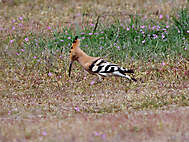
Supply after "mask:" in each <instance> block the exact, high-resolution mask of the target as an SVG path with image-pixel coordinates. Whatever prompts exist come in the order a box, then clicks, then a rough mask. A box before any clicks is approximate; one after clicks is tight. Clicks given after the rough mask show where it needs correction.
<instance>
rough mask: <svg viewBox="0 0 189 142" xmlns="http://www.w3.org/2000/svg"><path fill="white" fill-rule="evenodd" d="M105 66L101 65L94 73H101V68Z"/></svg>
mask: <svg viewBox="0 0 189 142" xmlns="http://www.w3.org/2000/svg"><path fill="white" fill-rule="evenodd" d="M102 68H103V66H99V67H98V68H97V70H96V71H93V72H94V73H99V72H100V70H101V69H102Z"/></svg>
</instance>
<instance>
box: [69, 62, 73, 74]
mask: <svg viewBox="0 0 189 142" xmlns="http://www.w3.org/2000/svg"><path fill="white" fill-rule="evenodd" d="M72 64H73V61H71V63H70V66H69V77H70V75H71V70H72Z"/></svg>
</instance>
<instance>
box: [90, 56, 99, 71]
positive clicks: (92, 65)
mask: <svg viewBox="0 0 189 142" xmlns="http://www.w3.org/2000/svg"><path fill="white" fill-rule="evenodd" d="M98 60H100V59H97V60H95V61H94V62H93V63H92V64H91V65H90V66H89V70H91V71H92V68H93V67H94V66H95V64H96V62H97V61H98Z"/></svg>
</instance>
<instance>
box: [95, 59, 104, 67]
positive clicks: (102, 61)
mask: <svg viewBox="0 0 189 142" xmlns="http://www.w3.org/2000/svg"><path fill="white" fill-rule="evenodd" d="M102 63H106V61H104V60H103V59H102V60H101V61H100V63H98V64H96V66H100V65H101V64H102Z"/></svg>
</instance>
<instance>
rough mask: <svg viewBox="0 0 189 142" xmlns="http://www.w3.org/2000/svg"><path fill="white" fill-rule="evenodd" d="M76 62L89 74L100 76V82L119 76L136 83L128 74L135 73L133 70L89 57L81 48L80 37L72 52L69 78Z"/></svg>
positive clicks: (75, 42)
mask: <svg viewBox="0 0 189 142" xmlns="http://www.w3.org/2000/svg"><path fill="white" fill-rule="evenodd" d="M74 61H78V62H79V64H80V65H81V66H82V67H83V68H84V69H85V70H86V71H88V72H89V73H91V74H96V75H98V77H99V80H101V79H102V77H108V76H119V77H124V78H127V79H129V80H133V81H136V79H135V78H132V77H130V76H129V75H127V74H126V73H134V71H133V70H131V69H126V68H123V67H120V66H118V65H116V64H113V63H110V62H107V61H106V60H104V59H103V58H100V57H92V56H89V55H87V54H86V53H85V52H84V51H83V50H81V48H80V40H79V39H78V36H76V37H75V39H74V41H73V43H72V47H71V50H70V65H69V77H70V75H71V69H72V64H73V62H74Z"/></svg>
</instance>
